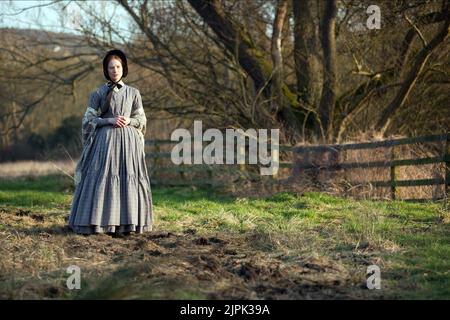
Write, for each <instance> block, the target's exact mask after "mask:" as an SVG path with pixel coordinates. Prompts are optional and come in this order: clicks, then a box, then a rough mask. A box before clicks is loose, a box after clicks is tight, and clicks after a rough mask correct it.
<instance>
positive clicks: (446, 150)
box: [443, 132, 450, 199]
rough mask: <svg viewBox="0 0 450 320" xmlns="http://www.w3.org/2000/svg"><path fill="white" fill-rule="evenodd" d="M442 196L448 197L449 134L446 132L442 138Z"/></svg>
mask: <svg viewBox="0 0 450 320" xmlns="http://www.w3.org/2000/svg"><path fill="white" fill-rule="evenodd" d="M443 160H444V165H445V173H444V174H445V176H444V197H445V199H448V197H449V195H450V134H449V133H448V132H447V134H446V137H445V140H444V159H443Z"/></svg>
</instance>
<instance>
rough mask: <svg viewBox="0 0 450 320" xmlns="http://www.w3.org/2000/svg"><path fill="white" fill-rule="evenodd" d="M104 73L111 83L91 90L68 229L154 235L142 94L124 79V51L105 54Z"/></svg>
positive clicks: (91, 232)
mask: <svg viewBox="0 0 450 320" xmlns="http://www.w3.org/2000/svg"><path fill="white" fill-rule="evenodd" d="M103 73H104V76H105V78H106V79H107V80H108V82H107V83H105V84H103V85H101V86H100V87H98V88H97V89H96V90H94V91H92V93H91V95H90V97H89V103H88V106H87V110H86V112H85V114H84V117H83V121H82V140H83V151H82V154H81V158H80V160H79V161H78V163H77V167H76V170H75V192H74V198H73V202H72V207H71V213H70V216H69V227H70V228H71V229H72V230H73V231H74V232H76V233H82V234H93V233H112V234H129V233H130V232H136V233H142V232H145V231H151V230H152V218H153V214H152V211H153V210H152V195H151V189H150V179H149V177H148V173H147V167H146V163H145V152H144V146H145V143H144V134H145V130H146V123H147V118H146V116H145V113H144V108H143V106H142V99H141V94H140V92H139V90H138V89H136V88H134V87H132V86H128V85H126V84H125V83H124V82H123V80H122V79H123V78H125V77H126V76H127V74H128V65H127V58H126V56H125V54H124V53H123V52H122V51H120V50H111V51H109V52H108V53H107V54H106V55H105V57H104V59H103Z"/></svg>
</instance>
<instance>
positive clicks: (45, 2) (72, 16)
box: [0, 0, 130, 34]
mask: <svg viewBox="0 0 450 320" xmlns="http://www.w3.org/2000/svg"><path fill="white" fill-rule="evenodd" d="M55 2H56V3H55ZM80 4H81V5H82V6H83V8H87V7H89V8H90V9H89V10H88V12H97V13H98V14H100V15H104V16H105V17H107V18H111V17H113V16H114V17H115V18H117V17H121V19H120V21H123V22H121V25H120V28H121V31H122V32H124V31H128V32H129V30H130V28H129V25H128V23H129V21H130V19H129V17H128V15H127V13H126V12H125V10H124V9H122V8H121V7H120V6H118V5H117V4H116V3H115V2H114V1H111V0H109V1H107V0H103V1H102V0H90V1H75V0H62V1H61V0H9V1H0V27H2V28H5V27H9V28H22V29H29V28H30V29H40V30H48V31H54V32H67V33H72V34H80V31H79V30H80V29H79V25H80V23H83V19H84V17H86V16H88V13H87V12H86V11H84V10H83V9H81V8H80ZM61 8H64V10H61ZM61 12H64V14H63V15H61ZM126 21H128V22H126Z"/></svg>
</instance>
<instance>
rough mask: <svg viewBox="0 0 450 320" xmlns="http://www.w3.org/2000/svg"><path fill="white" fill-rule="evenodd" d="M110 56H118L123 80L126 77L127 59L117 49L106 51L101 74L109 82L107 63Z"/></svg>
mask: <svg viewBox="0 0 450 320" xmlns="http://www.w3.org/2000/svg"><path fill="white" fill-rule="evenodd" d="M110 56H118V57H119V58H120V59H121V60H122V70H123V75H122V78H125V77H126V76H127V75H128V63H127V57H126V56H125V53H123V52H122V51H121V50H118V49H114V50H110V51H108V52H107V53H106V55H105V57H104V58H103V74H104V75H105V78H106V79H107V80H111V79H110V78H109V74H108V63H109V57H110Z"/></svg>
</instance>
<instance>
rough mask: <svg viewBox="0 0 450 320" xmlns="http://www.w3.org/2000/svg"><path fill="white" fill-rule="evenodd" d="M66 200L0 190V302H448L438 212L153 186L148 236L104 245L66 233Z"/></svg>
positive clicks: (42, 181)
mask: <svg viewBox="0 0 450 320" xmlns="http://www.w3.org/2000/svg"><path fill="white" fill-rule="evenodd" d="M72 192H73V189H72V181H71V180H70V179H68V178H66V177H64V176H44V177H35V178H21V179H15V180H5V179H3V180H1V181H0V257H1V258H0V259H1V260H0V298H1V299H29V298H31V299H91V298H96V299H98V298H105V299H113V298H118V299H185V298H187V299H408V298H412V299H449V298H450V259H449V257H450V213H449V211H448V209H445V207H444V205H443V204H442V203H440V204H439V203H420V204H417V203H404V202H376V201H355V200H351V199H344V198H339V197H334V196H330V195H326V194H322V193H304V194H295V193H289V192H283V193H278V194H276V195H273V196H270V197H264V198H256V197H255V198H253V197H247V198H242V197H234V196H231V195H226V194H225V193H223V192H221V191H220V190H218V189H191V188H156V187H154V188H153V190H152V192H153V201H154V210H155V211H154V219H155V224H154V231H152V232H150V233H146V234H142V235H131V236H129V237H111V236H108V235H93V236H82V235H76V234H73V233H71V232H70V231H69V230H67V228H66V227H65V224H66V219H67V217H68V214H69V210H70V204H71V200H72ZM373 264H375V265H377V266H378V267H379V268H380V270H381V289H380V290H369V289H368V288H367V285H366V277H367V275H366V270H367V267H368V266H369V265H373ZM70 265H77V266H79V267H80V268H81V279H82V280H81V289H80V290H69V289H68V288H67V287H66V279H67V277H68V276H69V274H68V273H67V272H66V269H67V267H68V266H70Z"/></svg>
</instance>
